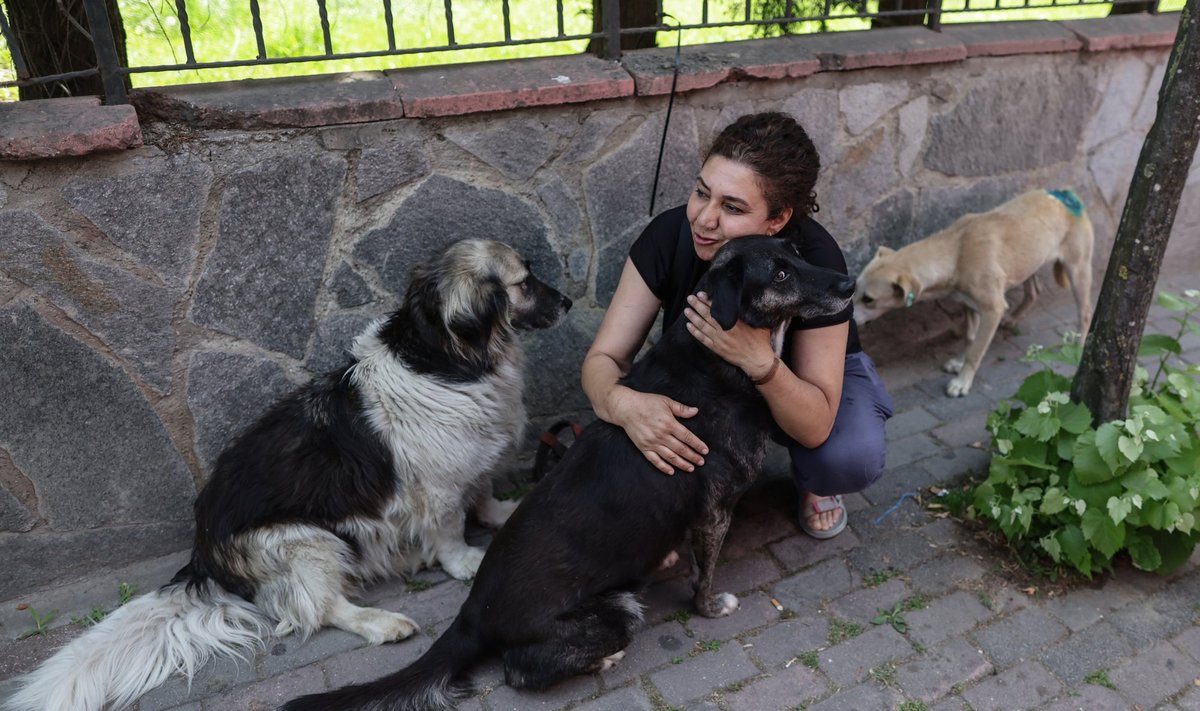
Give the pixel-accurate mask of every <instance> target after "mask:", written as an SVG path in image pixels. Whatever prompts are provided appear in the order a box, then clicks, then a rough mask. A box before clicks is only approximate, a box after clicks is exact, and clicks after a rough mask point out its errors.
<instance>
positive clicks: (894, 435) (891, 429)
mask: <svg viewBox="0 0 1200 711" xmlns="http://www.w3.org/2000/svg"><path fill="white" fill-rule="evenodd" d="M941 424H942V421H941V420H939V419H938V418H936V417H934V416H933V415H931V414H929V412H928V411H926V410H925V408H922V407H914V408H912V409H909V410H905V411H904V412H900V413H898V414H897V415H896V416H895V417H893V418H892V419H890V420H888V421H887V440H888V442H892V441H895V440H902V439H907V438H908V437H909V436H911V435H918V434H924V433H927V432H932V431H933V429H934V428H936V427H938V426H940V425H941Z"/></svg>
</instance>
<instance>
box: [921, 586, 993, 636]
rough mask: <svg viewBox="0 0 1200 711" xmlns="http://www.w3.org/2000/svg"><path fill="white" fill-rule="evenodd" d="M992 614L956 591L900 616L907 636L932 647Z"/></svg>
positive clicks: (972, 597)
mask: <svg viewBox="0 0 1200 711" xmlns="http://www.w3.org/2000/svg"><path fill="white" fill-rule="evenodd" d="M992 614H993V613H992V611H991V610H989V609H987V608H986V607H984V606H983V605H981V604H980V603H979V601H978V600H976V599H975V596H973V595H971V594H969V593H965V592H962V591H958V592H953V593H950V594H949V595H947V596H946V597H944V598H941V599H939V600H934V601H933V602H931V603H929V606H928V607H926V608H925V609H924V610H915V611H913V612H910V613H908V614H906V615H905V616H904V619H905V621H906V622H908V634H909V636H910V637H912V638H913V639H915V640H916V641H918V642H920V643H921V644H923V645H925V646H926V647H934V646H936V645H938V644H941V643H942V642H944V641H945V640H947V639H950V638H951V637H955V636H957V635H961V634H963V633H964V632H966V631H967V630H969V629H971V628H972V627H974V626H975V625H977V624H979V623H980V622H983V621H984V620H987V619H990V618H991V617H992Z"/></svg>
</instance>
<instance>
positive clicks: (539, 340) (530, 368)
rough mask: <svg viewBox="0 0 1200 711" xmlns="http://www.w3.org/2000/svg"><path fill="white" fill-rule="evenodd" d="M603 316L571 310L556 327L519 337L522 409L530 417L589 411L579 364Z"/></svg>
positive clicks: (596, 311) (530, 332)
mask: <svg viewBox="0 0 1200 711" xmlns="http://www.w3.org/2000/svg"><path fill="white" fill-rule="evenodd" d="M603 317H604V314H603V313H601V312H600V311H599V310H596V309H571V312H570V313H569V314H568V315H567V319H566V321H565V322H563V323H561V324H559V325H558V326H555V327H554V328H551V329H547V330H542V331H529V332H527V333H522V334H521V336H520V338H521V342H522V344H523V346H524V348H525V360H526V372H525V403H526V405H525V406H526V408H527V409H528V411H529V415H530V417H531V418H533V417H546V418H550V417H555V418H558V417H561V416H562V415H563V413H567V412H573V411H590V410H591V403H590V402H589V401H588V399H587V396H586V395H585V394H584V392H583V388H582V387H580V385H579V364H580V363H582V362H583V357H584V355H585V354H586V353H587V349H588V348H589V347H591V344H592V338H593V337H594V336H595V333H596V330H597V329H598V328H599V327H600V319H602V318H603ZM589 414H590V412H589ZM581 424H587V422H586V421H584V422H581ZM530 453H532V448H531V449H530Z"/></svg>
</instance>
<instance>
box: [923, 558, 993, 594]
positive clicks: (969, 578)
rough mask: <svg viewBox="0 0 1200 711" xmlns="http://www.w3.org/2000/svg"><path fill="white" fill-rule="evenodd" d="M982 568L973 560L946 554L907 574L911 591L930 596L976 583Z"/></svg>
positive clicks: (982, 572)
mask: <svg viewBox="0 0 1200 711" xmlns="http://www.w3.org/2000/svg"><path fill="white" fill-rule="evenodd" d="M984 572H985V571H984V569H983V566H981V565H979V563H977V562H976V561H975V559H974V558H969V557H967V556H964V555H958V554H954V553H948V554H946V555H943V556H941V557H939V558H934V559H933V560H930V561H927V562H925V563H922V564H921V565H920V566H918V567H916V568H914V569H913V570H912V571H911V572H909V574H908V576H909V580H911V581H912V586H913V589H915V590H917V591H920V592H923V593H927V594H930V595H940V594H942V593H944V592H947V591H950V590H953V589H954V588H956V587H960V586H963V585H964V584H967V585H970V584H971V583H978V582H979V579H980V578H982V577H983V576H984Z"/></svg>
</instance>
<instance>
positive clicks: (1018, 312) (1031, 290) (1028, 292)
mask: <svg viewBox="0 0 1200 711" xmlns="http://www.w3.org/2000/svg"><path fill="white" fill-rule="evenodd" d="M1024 287H1025V297H1024V298H1023V299H1021V303H1020V304H1018V305H1017V308H1015V309H1013V312H1012V313H1011V314H1009V315H1008V318H1006V319H1004V325H1005V326H1010V327H1011V326H1016V325H1017V324H1018V323H1020V322H1021V319H1023V318H1025V315H1026V314H1028V313H1029V309H1031V308H1033V304H1034V302H1035V301H1037V297H1038V294H1039V293H1041V290H1042V287H1041V284H1039V283H1038V276H1037V274H1034V275H1033V276H1031V277H1029V278H1028V279H1026V280H1025V284H1024Z"/></svg>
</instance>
